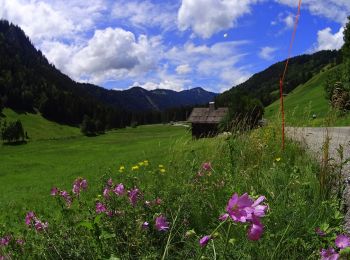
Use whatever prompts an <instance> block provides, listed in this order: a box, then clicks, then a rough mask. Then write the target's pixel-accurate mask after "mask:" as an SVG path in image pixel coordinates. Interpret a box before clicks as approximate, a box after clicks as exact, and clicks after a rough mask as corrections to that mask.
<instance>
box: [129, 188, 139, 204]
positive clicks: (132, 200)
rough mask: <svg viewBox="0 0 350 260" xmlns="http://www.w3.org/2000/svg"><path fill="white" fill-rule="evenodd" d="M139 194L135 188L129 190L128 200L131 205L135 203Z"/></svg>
mask: <svg viewBox="0 0 350 260" xmlns="http://www.w3.org/2000/svg"><path fill="white" fill-rule="evenodd" d="M139 195H140V192H139V189H137V188H135V189H133V190H131V191H129V201H130V203H131V205H132V206H133V207H134V206H135V205H136V203H137V200H138V197H139Z"/></svg>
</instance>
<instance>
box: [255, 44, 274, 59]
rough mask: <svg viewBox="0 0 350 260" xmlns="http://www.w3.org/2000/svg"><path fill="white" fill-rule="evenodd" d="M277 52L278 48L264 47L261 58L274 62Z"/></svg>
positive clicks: (260, 54) (260, 53)
mask: <svg viewBox="0 0 350 260" xmlns="http://www.w3.org/2000/svg"><path fill="white" fill-rule="evenodd" d="M276 50H277V48H273V47H269V46H266V47H262V48H261V49H260V52H259V54H258V55H259V57H260V58H262V59H264V60H272V59H273V58H274V56H273V53H274V52H275V51H276Z"/></svg>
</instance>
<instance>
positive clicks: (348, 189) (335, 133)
mask: <svg viewBox="0 0 350 260" xmlns="http://www.w3.org/2000/svg"><path fill="white" fill-rule="evenodd" d="M327 133H328V136H329V138H330V141H329V158H333V159H335V160H336V161H337V162H338V163H339V160H340V159H339V154H338V152H337V148H339V145H342V146H343V147H344V158H345V159H347V158H350V127H328V128H324V127H287V128H286V135H287V137H288V138H291V139H293V140H295V141H297V142H299V143H300V144H301V145H303V146H305V147H306V148H307V149H308V150H309V151H310V152H311V153H312V155H313V156H315V158H316V159H317V160H319V161H320V162H321V159H322V146H323V144H324V143H325V140H326V136H327ZM342 178H343V180H344V182H345V183H347V184H346V185H345V191H344V194H343V201H344V204H345V209H346V215H345V223H344V225H345V229H346V230H347V232H349V233H350V185H349V184H348V183H349V181H347V180H350V163H348V164H346V165H345V166H344V169H343V177H342Z"/></svg>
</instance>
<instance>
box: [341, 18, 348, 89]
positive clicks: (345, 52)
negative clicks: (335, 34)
mask: <svg viewBox="0 0 350 260" xmlns="http://www.w3.org/2000/svg"><path fill="white" fill-rule="evenodd" d="M343 34H344V37H343V38H344V45H343V47H342V53H343V63H344V71H343V83H344V84H345V85H347V86H349V85H350V16H349V17H348V22H347V24H346V25H345V28H344V33H343ZM349 89H350V87H349Z"/></svg>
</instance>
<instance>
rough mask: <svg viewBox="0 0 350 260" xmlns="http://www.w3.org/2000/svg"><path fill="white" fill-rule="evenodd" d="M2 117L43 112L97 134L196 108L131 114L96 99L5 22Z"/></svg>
mask: <svg viewBox="0 0 350 260" xmlns="http://www.w3.org/2000/svg"><path fill="white" fill-rule="evenodd" d="M0 57H1V59H0V112H1V110H2V109H3V108H4V107H8V108H11V109H13V110H15V111H26V112H32V113H35V112H40V113H41V114H42V115H43V117H45V118H46V119H48V120H51V121H55V122H58V123H62V124H67V125H72V126H81V128H82V130H83V129H86V126H89V127H88V128H90V129H91V131H85V130H84V131H83V133H87V134H92V133H93V134H98V133H101V132H104V131H105V130H108V129H113V128H123V127H126V126H130V125H131V124H132V123H135V122H136V123H137V124H153V123H164V122H169V121H171V120H174V121H175V120H186V117H187V115H188V111H189V110H190V109H191V107H180V108H174V109H168V110H165V111H145V112H132V111H126V110H124V109H123V108H121V107H117V106H111V105H107V104H105V103H103V102H101V101H98V100H97V99H96V98H95V97H93V96H91V95H90V94H89V93H88V92H87V91H86V88H84V84H80V83H77V82H75V81H73V80H72V79H70V78H69V77H68V76H66V75H64V74H63V73H61V72H60V71H59V70H57V69H56V68H55V66H54V65H52V64H50V63H49V62H48V60H47V59H46V58H45V56H44V55H43V54H42V53H41V51H40V50H36V49H35V48H34V46H33V45H32V43H31V42H30V40H29V38H28V37H27V36H26V35H25V34H24V32H23V31H22V30H21V29H20V28H19V27H17V26H15V25H13V24H10V23H9V22H8V21H5V20H0Z"/></svg>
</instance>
